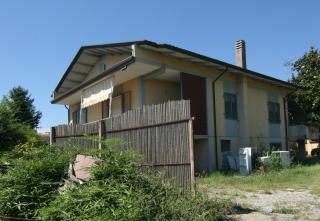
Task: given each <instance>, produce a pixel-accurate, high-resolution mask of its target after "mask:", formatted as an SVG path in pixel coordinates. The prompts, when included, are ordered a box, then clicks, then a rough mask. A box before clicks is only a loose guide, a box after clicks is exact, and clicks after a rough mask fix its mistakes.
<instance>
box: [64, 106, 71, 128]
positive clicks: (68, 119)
mask: <svg viewBox="0 0 320 221" xmlns="http://www.w3.org/2000/svg"><path fill="white" fill-rule="evenodd" d="M64 107H65V108H66V109H67V110H68V124H69V122H70V109H69V108H68V107H67V105H64Z"/></svg>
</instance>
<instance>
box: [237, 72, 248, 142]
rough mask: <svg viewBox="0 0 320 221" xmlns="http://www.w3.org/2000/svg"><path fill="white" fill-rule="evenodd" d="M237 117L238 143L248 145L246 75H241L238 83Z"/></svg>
mask: <svg viewBox="0 0 320 221" xmlns="http://www.w3.org/2000/svg"><path fill="white" fill-rule="evenodd" d="M238 91H239V96H238V102H239V104H238V114H239V116H238V119H239V145H240V147H244V146H248V145H249V129H248V127H249V121H248V108H249V107H248V82H247V77H245V76H242V77H241V79H240V81H239V85H238Z"/></svg>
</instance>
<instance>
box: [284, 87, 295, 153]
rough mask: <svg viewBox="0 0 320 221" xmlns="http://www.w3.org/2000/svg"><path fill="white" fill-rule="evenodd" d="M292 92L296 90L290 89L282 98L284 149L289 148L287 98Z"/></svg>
mask: <svg viewBox="0 0 320 221" xmlns="http://www.w3.org/2000/svg"><path fill="white" fill-rule="evenodd" d="M294 92H296V90H294V91H291V92H290V93H288V94H286V96H284V98H283V107H284V108H283V109H284V131H285V139H286V150H287V151H288V150H289V142H288V109H289V108H288V103H287V99H288V97H289V96H290V95H291V94H293V93H294Z"/></svg>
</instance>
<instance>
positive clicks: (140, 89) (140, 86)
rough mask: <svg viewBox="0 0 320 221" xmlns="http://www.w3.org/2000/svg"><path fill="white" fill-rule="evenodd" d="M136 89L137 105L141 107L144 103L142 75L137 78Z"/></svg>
mask: <svg viewBox="0 0 320 221" xmlns="http://www.w3.org/2000/svg"><path fill="white" fill-rule="evenodd" d="M138 90H139V106H140V107H142V106H143V105H144V104H145V88H144V80H143V78H142V77H140V78H139V79H138Z"/></svg>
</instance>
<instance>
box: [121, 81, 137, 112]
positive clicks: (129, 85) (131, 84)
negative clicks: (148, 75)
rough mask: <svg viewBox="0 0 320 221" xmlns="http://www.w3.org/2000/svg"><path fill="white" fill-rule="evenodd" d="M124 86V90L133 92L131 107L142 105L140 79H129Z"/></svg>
mask: <svg viewBox="0 0 320 221" xmlns="http://www.w3.org/2000/svg"><path fill="white" fill-rule="evenodd" d="M122 86H123V92H128V91H130V92H131V109H135V108H138V107H140V95H139V89H140V88H139V79H137V78H136V79H133V80H131V81H127V82H125V83H124V84H123V85H122Z"/></svg>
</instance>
